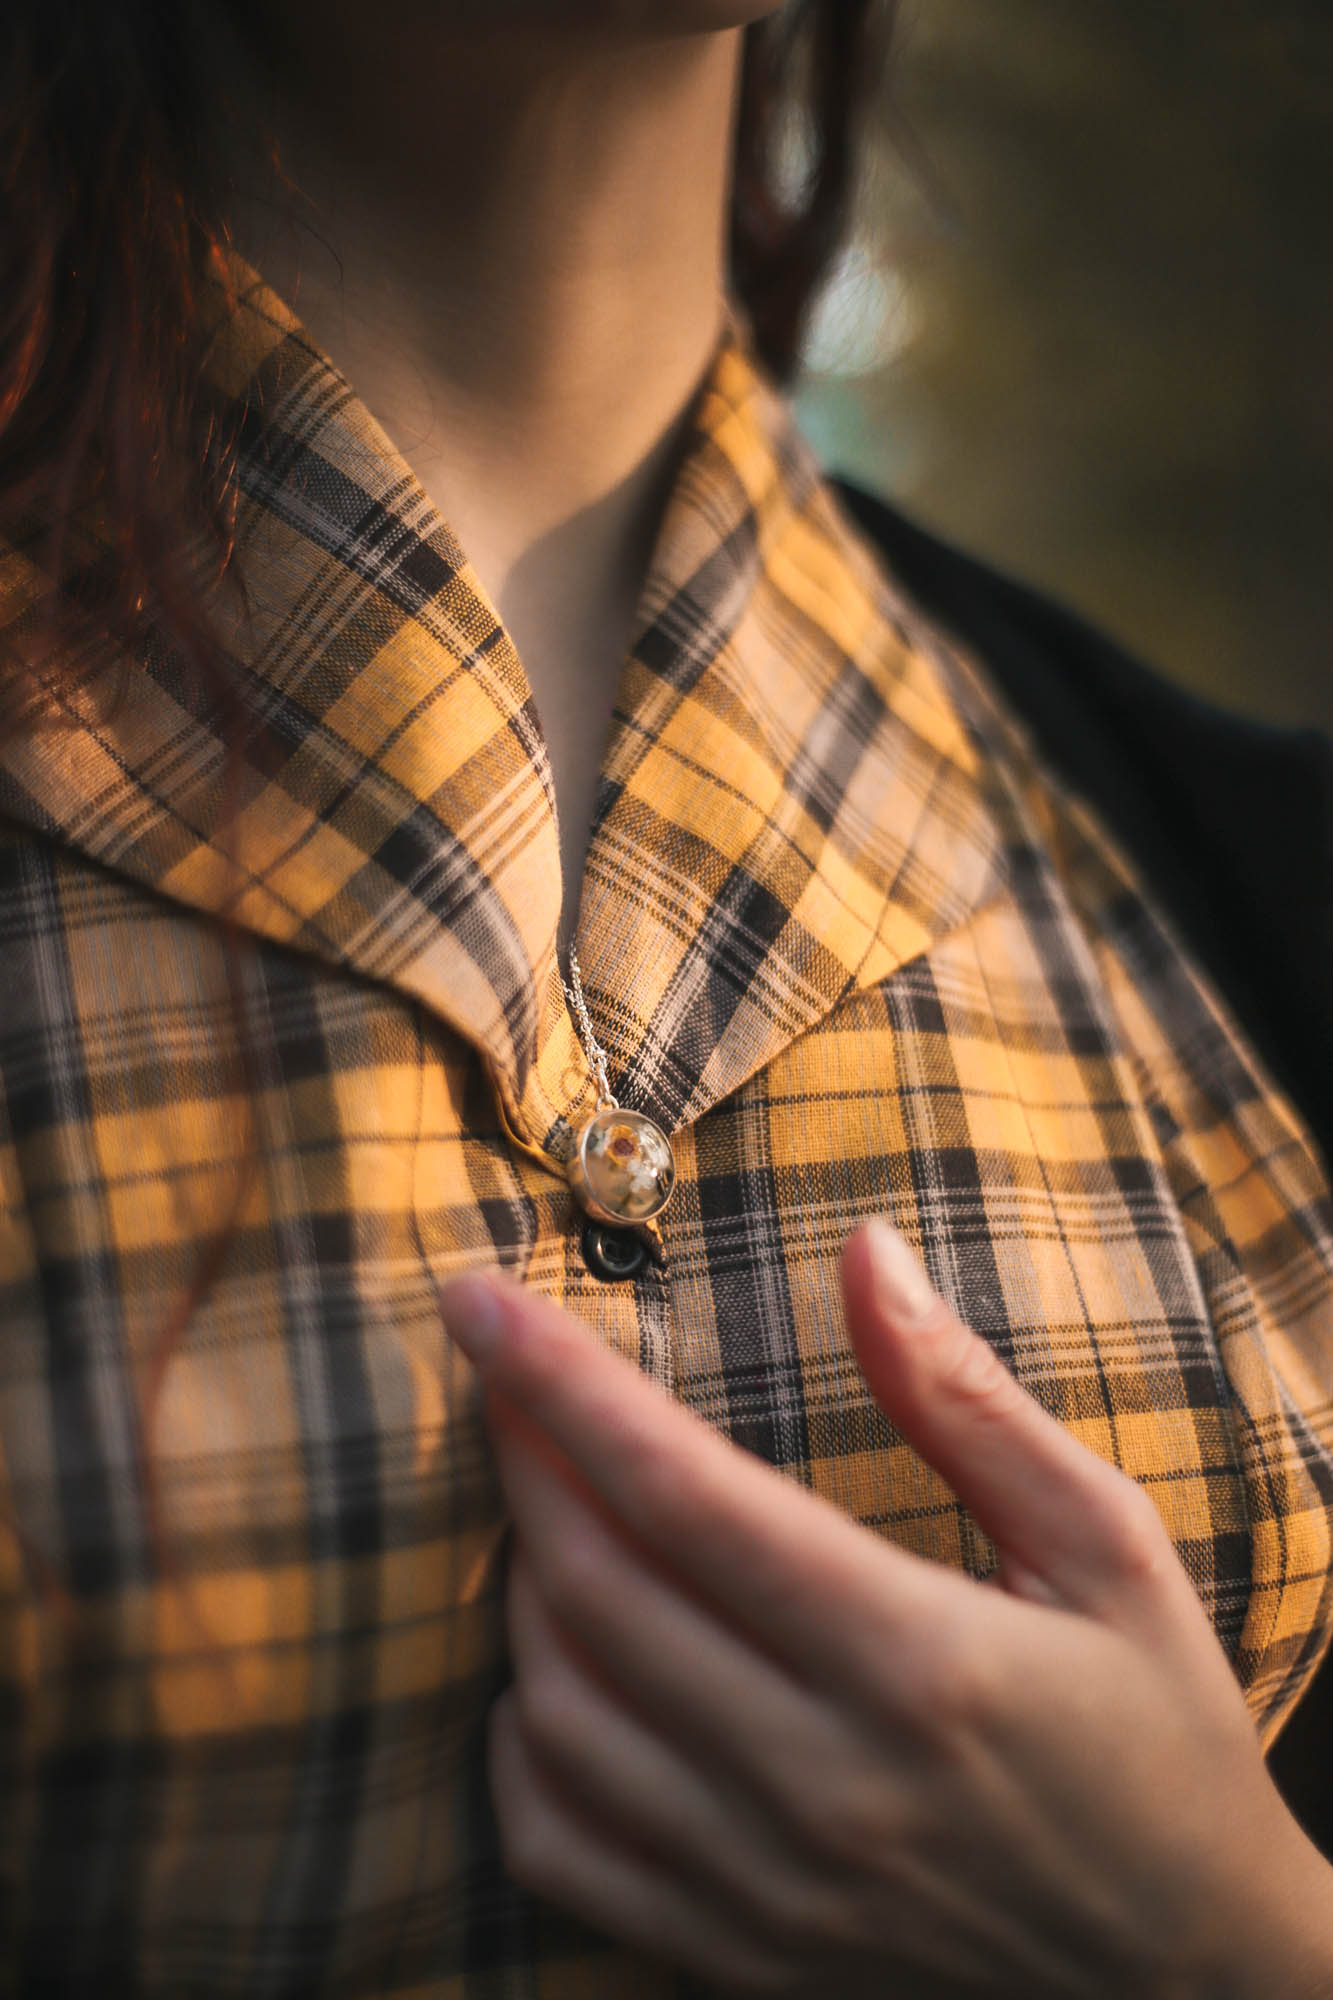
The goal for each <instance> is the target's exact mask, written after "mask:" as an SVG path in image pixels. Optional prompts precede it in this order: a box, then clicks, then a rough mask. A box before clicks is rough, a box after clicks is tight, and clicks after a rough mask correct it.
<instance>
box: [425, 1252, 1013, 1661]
mask: <svg viewBox="0 0 1333 2000" xmlns="http://www.w3.org/2000/svg"><path fill="white" fill-rule="evenodd" d="M441 1304H442V1309H443V1312H444V1319H445V1325H446V1327H447V1328H448V1329H449V1331H450V1333H451V1334H452V1336H453V1338H454V1339H455V1340H456V1341H457V1342H458V1344H459V1346H461V1347H462V1348H463V1350H464V1352H465V1353H467V1354H469V1356H470V1357H471V1358H472V1359H473V1361H474V1363H475V1364H476V1365H477V1367H478V1368H479V1370H480V1372H481V1374H482V1377H483V1380H484V1382H485V1383H486V1385H487V1388H488V1390H489V1391H490V1392H491V1393H492V1394H498V1395H500V1396H502V1397H503V1398H504V1400H505V1401H506V1402H508V1403H510V1404H512V1405H513V1406H514V1407H515V1408H517V1409H518V1410H519V1411H520V1412H521V1413H522V1414H523V1415H524V1416H525V1417H526V1418H527V1419H528V1420H529V1421H530V1422H531V1423H533V1424H535V1425H536V1426H538V1427H539V1428H540V1429H541V1430H542V1431H543V1432H544V1434H545V1435H546V1436H547V1437H548V1438H549V1439H550V1440H551V1442H552V1443H553V1444H554V1445H555V1446H556V1448H557V1449H558V1450H559V1451H560V1453H561V1454H562V1455H563V1456H564V1457H565V1458H566V1459H567V1460H568V1461H569V1462H570V1464H571V1465H572V1466H574V1467H575V1468H576V1470H577V1471H578V1472H579V1473H580V1474H581V1476H582V1477H583V1478H584V1479H585V1480H586V1481H587V1483H588V1485H589V1486H590V1487H591V1489H592V1490H593V1491H594V1492H595V1493H596V1494H597V1495H598V1497H599V1498H600V1500H601V1501H602V1502H603V1503H604V1504H605V1505H606V1507H607V1508H608V1509H609V1511H610V1512H611V1514H612V1515H613V1516H614V1517H615V1518H616V1520H617V1521H618V1522H619V1523H620V1524H622V1525H623V1527H624V1528H625V1530H626V1531H627V1532H628V1533H629V1535H630V1536H631V1537H632V1539H633V1540H634V1541H635V1542H637V1543H639V1544H641V1545H642V1546H643V1548H644V1549H646V1550H647V1551H648V1552H649V1553H650V1554H652V1555H653V1556H654V1557H656V1558H657V1559H658V1560H659V1561H660V1562H661V1563H663V1564H664V1565H666V1566H667V1567H668V1568H670V1569H671V1570H672V1571H673V1572H674V1573H675V1574H676V1575H678V1576H679V1577H681V1578H682V1579H683V1580H685V1581H686V1582H688V1583H689V1584H690V1586H691V1587H692V1588H693V1589H694V1590H695V1591H696V1592H697V1593H698V1594H699V1595H700V1596H702V1597H703V1598H704V1599H705V1600H706V1601H707V1602H709V1603H710V1604H711V1605H713V1606H714V1608H716V1609H718V1610H719V1611H720V1612H721V1613H723V1614H725V1617H726V1620H727V1622H728V1623H730V1624H733V1625H735V1626H737V1627H738V1628H741V1629H744V1630H745V1631H746V1632H748V1633H749V1634H750V1635H752V1636H753V1637H754V1638H755V1639H756V1640H758V1641H760V1642H762V1644H763V1645H764V1646H765V1647H766V1648H767V1649H768V1650H769V1651H771V1652H772V1653H773V1654H774V1656H775V1657H777V1658H779V1659H781V1660H784V1661H786V1662H787V1663H788V1664H790V1665H791V1666H793V1667H794V1668H795V1669H797V1670H798V1671H799V1672H800V1673H802V1674H803V1675H808V1676H811V1677H813V1678H814V1679H815V1680H816V1681H818V1682H820V1683H821V1684H828V1683H830V1682H836V1681H838V1680H840V1679H846V1678H848V1677H849V1676H854V1677H855V1678H856V1679H857V1680H858V1681H859V1682H860V1683H861V1684H862V1685H865V1684H866V1683H867V1681H869V1682H870V1683H871V1684H874V1685H877V1686H883V1684H884V1683H885V1680H886V1678H887V1674H888V1672H889V1671H891V1670H894V1669H896V1668H898V1667H899V1666H900V1665H906V1664H907V1663H908V1662H909V1661H911V1660H913V1659H915V1658H917V1657H918V1656H919V1653H920V1649H921V1646H922V1642H923V1637H924V1636H930V1637H931V1638H935V1637H943V1636H945V1635H946V1634H948V1635H952V1636H953V1637H954V1639H955V1640H956V1642H957V1645H958V1647H959V1648H960V1650H961V1649H962V1648H964V1647H966V1646H969V1645H971V1644H972V1643H974V1637H975V1635H974V1631H973V1626H972V1618H973V1615H974V1614H973V1606H972V1597H973V1595H974V1586H973V1585H972V1584H971V1581H970V1579H968V1578H965V1577H962V1576H960V1575H958V1574H957V1573H956V1572H953V1571H949V1570H945V1569H941V1568H939V1567H938V1566H936V1565H935V1564H932V1563H927V1562H925V1561H923V1560H921V1559H920V1558H918V1557H916V1556H913V1555H910V1554H908V1553H907V1552H906V1551H905V1550H902V1549H897V1548H895V1547H893V1546H892V1544H890V1543H888V1542H884V1541H881V1540H879V1539H878V1538H877V1537H875V1536H872V1535H870V1534H868V1533H867V1532H866V1531H865V1530H864V1529H863V1528H860V1527H859V1526H857V1525H856V1524H855V1523H853V1522H851V1521H849V1520H848V1519H847V1517H846V1516H845V1515H843V1514H840V1513H839V1512H838V1511H837V1510H836V1509H835V1508H834V1507H832V1506H830V1505H829V1504H828V1503H827V1502H825V1501H823V1500H820V1499H818V1498H816V1497H815V1496H814V1495H813V1494H810V1493H808V1492H806V1491H805V1490H804V1489H803V1488H802V1487H799V1486H798V1485H797V1484H796V1483H795V1481H793V1480H791V1479H788V1478H785V1477H784V1476H783V1475H782V1474H781V1473H779V1472H775V1471H774V1470H773V1469H772V1468H771V1467H768V1466H765V1465H762V1464H760V1463H759V1461H758V1460H757V1459H754V1458H751V1457H750V1456H749V1454H748V1453H745V1452H742V1451H739V1450H738V1449H737V1448H736V1447H735V1446H734V1445H732V1444H729V1443H728V1442H727V1441H726V1440H725V1439H724V1438H722V1437H720V1436H719V1435H718V1434H717V1433H716V1432H715V1431H712V1430H710V1429H709V1427H708V1426H707V1425H706V1424H704V1423H702V1422H701V1421H700V1420H699V1419H698V1418H697V1417H695V1416H693V1415H692V1414H691V1413H690V1412H689V1411H687V1410H685V1409H682V1408H681V1407H680V1406H679V1405H678V1404H676V1403H673V1402H672V1400H671V1398H670V1397H669V1396H667V1395H666V1394H665V1393H664V1392H663V1391H662V1390H661V1389H659V1388H658V1387H657V1386H656V1385H655V1384H654V1383H652V1382H650V1381H649V1380H648V1379H647V1378H646V1377H645V1376H642V1375H640V1374H639V1373H638V1371H637V1370H636V1369H634V1368H632V1367H631V1366H630V1365H629V1364H628V1363H627V1362H625V1361H622V1360H621V1359H619V1357H617V1356H616V1355H614V1354H609V1353H607V1352H605V1351H604V1350H603V1349H602V1348H600V1347H598V1346H597V1344H596V1343H595V1342H594V1341H593V1340H592V1339H590V1337H589V1335H588V1332H587V1329H586V1328H585V1327H583V1326H581V1325H580V1324H579V1322H578V1321H577V1320H574V1319H572V1318H571V1317H570V1316H569V1315H568V1314H567V1313H563V1312H561V1311H560V1310H559V1309H558V1308H557V1307H555V1306H553V1305H550V1304H549V1303H548V1302H547V1301H545V1300H544V1299H541V1298H538V1297H536V1296H535V1295H533V1294H530V1293H526V1292H522V1291H520V1290H519V1289H518V1288H517V1287H516V1286H513V1285H508V1284H505V1283H504V1282H503V1281H500V1280H497V1279H493V1278H466V1279H460V1280H458V1281H456V1282H455V1283H454V1284H452V1285H450V1286H449V1287H448V1288H447V1289H446V1291H445V1292H444V1293H443V1295H442V1300H441ZM1003 1602H1004V1600H1000V1599H995V1600H994V1605H995V1612H996V1614H998V1613H999V1611H1000V1608H1001V1605H1002V1604H1003ZM886 1663H887V1664H886Z"/></svg>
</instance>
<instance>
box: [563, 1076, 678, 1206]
mask: <svg viewBox="0 0 1333 2000" xmlns="http://www.w3.org/2000/svg"><path fill="white" fill-rule="evenodd" d="M617 1126H620V1127H622V1128H625V1129H626V1130H627V1131H628V1132H629V1133H631V1134H632V1135H633V1137H634V1138H635V1139H636V1140H637V1141H638V1143H639V1144H640V1146H642V1147H644V1148H645V1149H646V1151H647V1153H648V1154H649V1155H650V1156H656V1157H655V1159H654V1158H652V1157H650V1159H649V1161H648V1165H647V1167H646V1169H645V1171H646V1172H651V1171H652V1170H653V1168H654V1167H655V1169H656V1177H657V1180H658V1186H657V1187H655V1188H654V1189H652V1190H651V1191H648V1190H647V1189H645V1190H643V1191H641V1192H640V1191H637V1190H633V1189H627V1190H626V1193H625V1198H624V1200H623V1201H622V1203H621V1205H620V1206H618V1207H617V1206H613V1205H612V1202H613V1197H612V1194H611V1192H610V1188H609V1183H610V1182H611V1181H612V1179H613V1177H614V1175H615V1173H616V1171H617V1170H616V1168H615V1167H614V1166H612V1167H610V1168H608V1167H606V1166H605V1165H604V1164H602V1159H603V1158H604V1155H602V1156H601V1157H599V1150H598V1144H597V1142H598V1140H599V1139H602V1138H604V1137H609V1136H610V1135H611V1134H613V1133H614V1132H615V1129H616V1127H617ZM590 1149H591V1150H590ZM565 1171H566V1174H567V1175H568V1179H569V1185H570V1187H571V1188H572V1189H573V1191H574V1197H575V1199H576V1201H577V1202H578V1204H579V1206H580V1207H581V1208H582V1209H583V1211H584V1213H585V1214H587V1215H590V1216H591V1217H592V1218H593V1220H594V1221H595V1222H606V1223H611V1224H613V1225H614V1226H616V1227H618V1228H621V1229H623V1228H626V1227H629V1228H632V1227H633V1226H634V1225H635V1224H636V1223H642V1222H654V1221H656V1219H657V1217H658V1216H659V1215H661V1213H662V1211H663V1209H664V1208H665V1207H666V1205H667V1203H668V1202H669V1201H670V1199H671V1197H672V1194H673V1193H674V1192H675V1186H676V1156H675V1153H674V1151H673V1150H672V1145H671V1141H670V1139H669V1138H668V1137H667V1135H666V1133H665V1132H664V1131H663V1130H662V1128H661V1126H660V1125H658V1124H656V1123H655V1122H654V1120H653V1119H651V1118H648V1117H646V1116H645V1115H644V1113H643V1112H642V1111H627V1110H625V1108H624V1107H623V1106H622V1105H618V1104H616V1103H615V1102H614V1101H612V1102H611V1103H607V1102H605V1101H603V1102H601V1103H599V1104H598V1107H597V1109H596V1111H594V1112H593V1114H592V1116H591V1117H590V1118H587V1119H585V1120H584V1122H583V1124H582V1125H581V1126H580V1127H579V1129H578V1132H577V1134H576V1135H575V1139H574V1150H573V1152H572V1154H571V1155H570V1158H569V1161H568V1163H567V1166H566V1169H565ZM663 1181H664V1182H665V1186H662V1185H661V1183H662V1182H663Z"/></svg>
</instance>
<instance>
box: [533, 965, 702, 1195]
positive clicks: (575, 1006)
mask: <svg viewBox="0 0 1333 2000" xmlns="http://www.w3.org/2000/svg"><path fill="white" fill-rule="evenodd" d="M561 983H562V984H563V985H564V988H565V998H566V999H567V1000H568V1002H569V1004H570V1007H571V1009H572V1010H573V1014H574V1019H575V1021H576V1022H577V1024H578V1030H579V1036H580V1038H581V1040H582V1042H583V1047H584V1051H585V1053H586V1055H587V1058H588V1066H589V1068H590V1069H591V1071H592V1080H593V1082H594V1083H595V1084H596V1086H597V1109H596V1110H595V1111H594V1112H593V1114H592V1116H591V1118H589V1119H587V1120H585V1122H584V1123H583V1124H582V1125H581V1126H580V1127H579V1130H578V1132H577V1133H576V1134H575V1137H574V1150H573V1153H572V1154H571V1156H570V1159H569V1162H568V1164H567V1166H566V1168H565V1171H566V1173H567V1174H568V1176H569V1185H570V1186H571V1188H573V1190H574V1194H575V1197H576V1199H577V1200H578V1201H579V1203H580V1204H581V1205H582V1206H583V1208H585V1209H586V1210H587V1212H588V1214H589V1215H591V1216H592V1217H593V1218H594V1220H595V1221H597V1222H612V1223H627V1222H631V1223H632V1222H651V1221H652V1220H653V1217H654V1216H657V1215H660V1214H661V1213H662V1210H663V1209H664V1208H665V1207H666V1205H667V1203H668V1202H669V1201H670V1199H671V1190H672V1188H674V1186H675V1185H676V1158H675V1154H674V1153H673V1152H672V1150H671V1141H670V1139H668V1137H667V1135H666V1133H665V1132H664V1131H663V1130H662V1128H661V1126H660V1125H655V1124H654V1123H653V1121H652V1119H651V1118H645V1117H644V1115H643V1113H642V1112H641V1111H625V1110H622V1108H621V1106H620V1105H619V1104H618V1103H617V1102H616V1100H615V1097H614V1096H613V1095H612V1091H611V1080H610V1078H609V1077H608V1075H607V1073H606V1051H605V1049H604V1048H602V1046H601V1045H600V1043H599V1042H598V1040H597V1037H596V1035H594V1033H593V1031H592V1019H591V1017H590V1015H589V1013H588V1003H587V1001H586V1000H585V999H584V997H583V981H582V979H581V978H580V976H579V954H578V948H577V946H576V945H575V943H574V941H573V939H572V938H571V939H570V943H569V979H568V980H567V981H562V982H561Z"/></svg>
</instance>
